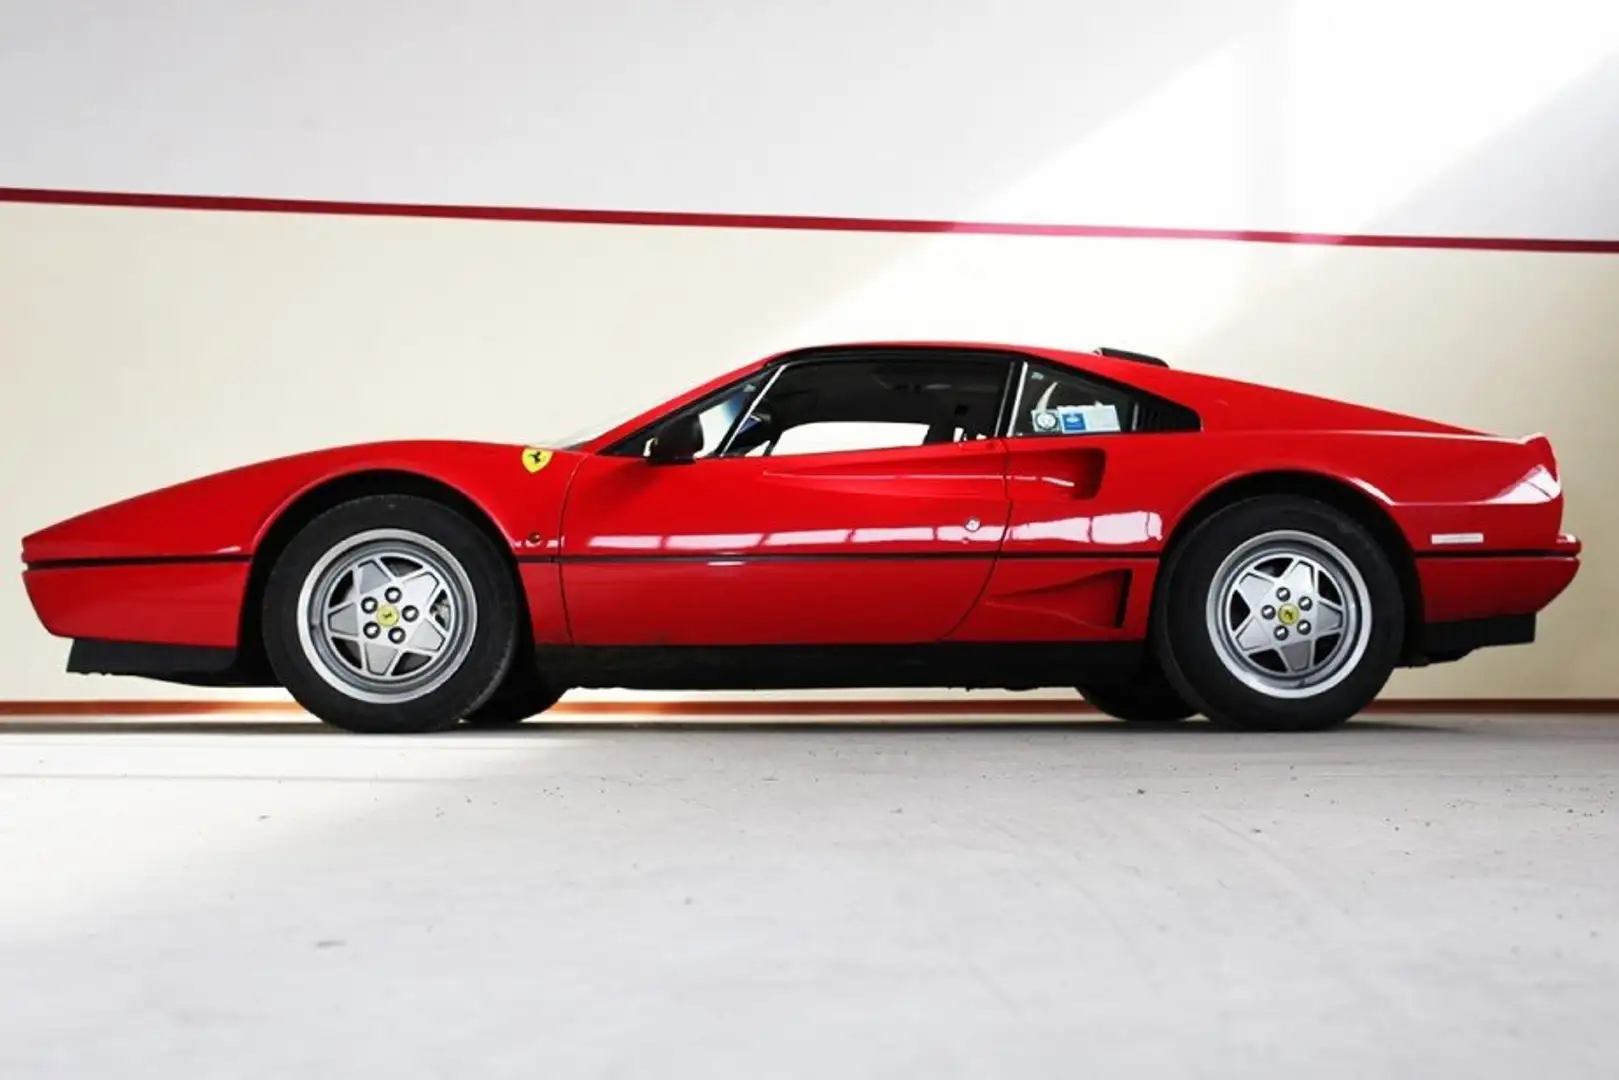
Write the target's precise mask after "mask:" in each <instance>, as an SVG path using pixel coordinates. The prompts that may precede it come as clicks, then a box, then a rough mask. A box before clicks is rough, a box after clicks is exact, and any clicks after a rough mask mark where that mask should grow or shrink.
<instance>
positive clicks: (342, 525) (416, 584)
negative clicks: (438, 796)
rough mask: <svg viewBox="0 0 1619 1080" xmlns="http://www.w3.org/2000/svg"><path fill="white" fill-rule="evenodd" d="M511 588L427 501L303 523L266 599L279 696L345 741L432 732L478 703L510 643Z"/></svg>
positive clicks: (474, 538)
mask: <svg viewBox="0 0 1619 1080" xmlns="http://www.w3.org/2000/svg"><path fill="white" fill-rule="evenodd" d="M518 613H519V604H518V598H517V592H516V586H515V584H514V582H513V581H512V576H511V573H510V572H509V570H508V569H507V567H506V565H505V563H504V561H503V560H502V558H501V554H500V552H499V550H498V549H497V548H496V547H495V545H494V543H493V542H492V541H490V540H489V538H488V537H486V536H485V535H484V533H483V532H482V530H480V529H479V528H478V527H477V526H476V525H474V524H473V523H472V522H470V521H468V520H467V519H466V518H465V517H463V516H462V515H460V514H458V513H456V512H455V511H453V510H451V509H449V508H448V507H445V506H443V505H441V504H439V503H436V502H433V501H431V500H428V499H422V498H418V497H415V496H406V495H373V496H367V497H364V498H359V499H355V500H352V501H350V502H346V503H343V504H341V505H339V506H337V507H334V508H333V509H331V510H328V511H326V512H325V513H324V514H322V515H320V516H319V517H317V518H316V519H315V520H314V521H312V522H310V523H309V524H308V525H306V526H305V527H304V528H303V530H302V531H300V532H299V533H298V534H297V535H296V536H295V537H293V539H292V541H291V543H289V544H288V545H287V548H286V550H285V551H283V552H282V553H281V556H280V557H279V558H278V559H277V560H276V563H275V566H274V568H273V569H272V570H271V572H270V578H269V581H268V582H267V583H266V587H265V595H264V616H263V617H264V638H265V642H264V643H265V650H266V652H267V653H268V654H269V658H270V664H271V666H272V668H273V669H274V670H275V673H276V676H277V677H278V678H279V679H280V681H281V683H282V685H283V686H285V687H286V688H287V690H288V691H290V692H291V693H292V696H293V697H294V698H296V699H297V700H298V702H299V704H301V705H303V706H304V708H306V709H308V710H309V711H310V712H311V713H313V714H315V715H316V716H317V717H319V718H320V719H322V720H324V721H326V722H327V723H329V724H332V725H334V726H336V727H340V728H344V729H346V730H349V731H358V732H368V733H383V732H392V733H407V732H426V731H441V730H444V729H446V728H449V727H451V726H453V725H454V724H455V723H456V722H457V721H459V720H460V719H461V718H462V717H463V716H466V715H468V714H470V713H472V712H473V711H475V710H476V709H477V708H478V707H479V706H480V705H482V704H483V703H484V702H485V701H486V700H488V699H489V698H490V697H491V696H492V695H493V694H494V692H495V690H496V688H497V687H498V686H499V685H500V684H501V681H502V680H503V679H504V678H505V676H506V673H507V671H508V669H509V668H510V666H511V664H512V658H513V655H514V653H515V651H516V646H517V640H518V618H519V615H518Z"/></svg>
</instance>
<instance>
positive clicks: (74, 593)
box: [23, 562, 248, 648]
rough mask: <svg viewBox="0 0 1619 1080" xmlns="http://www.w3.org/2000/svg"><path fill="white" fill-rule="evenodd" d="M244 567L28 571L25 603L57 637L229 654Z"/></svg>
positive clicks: (192, 565)
mask: <svg viewBox="0 0 1619 1080" xmlns="http://www.w3.org/2000/svg"><path fill="white" fill-rule="evenodd" d="M247 572H248V564H247V563H246V562H232V563H172V564H160V565H135V566H95V567H78V568H74V569H61V570H30V571H27V572H26V573H24V574H23V585H24V587H25V588H26V589H27V590H28V599H29V601H30V602H31V603H32V604H33V605H34V610H35V611H36V612H38V613H39V617H40V621H41V622H42V623H43V624H44V625H45V629H47V630H49V631H50V632H51V633H53V634H55V635H57V636H58V637H68V638H77V637H86V638H105V639H107V640H111V641H139V642H150V643H153V644H160V645H162V644H167V645H205V646H216V647H220V648H229V647H231V646H234V645H235V644H236V639H237V635H238V631H239V622H238V619H239V616H240V612H241V606H242V597H243V595H244V594H245V591H246V588H247Z"/></svg>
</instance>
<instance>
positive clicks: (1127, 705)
mask: <svg viewBox="0 0 1619 1080" xmlns="http://www.w3.org/2000/svg"><path fill="white" fill-rule="evenodd" d="M1076 689H1078V690H1079V692H1080V694H1081V695H1082V696H1083V697H1084V698H1085V700H1086V701H1088V702H1089V703H1090V704H1091V705H1093V706H1095V708H1096V709H1097V710H1098V711H1099V712H1102V713H1104V714H1106V715H1108V716H1111V717H1113V718H1114V719H1115V720H1125V721H1128V722H1130V723H1137V724H1168V723H1174V722H1176V721H1179V720H1189V719H1191V718H1192V717H1194V716H1196V715H1197V707H1196V706H1193V705H1188V704H1187V703H1186V699H1185V698H1183V697H1181V695H1180V693H1179V692H1178V691H1177V690H1176V689H1175V688H1174V687H1173V686H1171V685H1170V684H1169V680H1168V679H1166V678H1164V676H1163V673H1162V672H1160V671H1158V670H1157V669H1156V668H1148V670H1146V671H1143V672H1141V673H1140V674H1139V675H1137V676H1136V677H1135V678H1134V679H1131V680H1129V681H1121V682H1101V683H1088V684H1086V685H1084V686H1080V687H1077V688H1076Z"/></svg>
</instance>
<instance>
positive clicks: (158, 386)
mask: <svg viewBox="0 0 1619 1080" xmlns="http://www.w3.org/2000/svg"><path fill="white" fill-rule="evenodd" d="M1615 296H1619V257H1609V256H1592V255H1553V254H1506V253H1478V252H1457V251H1438V250H1434V251H1423V250H1399V249H1367V248H1333V247H1305V246H1284V245H1261V244H1246V243H1217V242H1187V241H1140V240H1089V239H1041V238H1013V237H990V236H965V235H940V236H928V237H916V236H896V235H883V234H855V233H813V232H771V231H742V230H710V229H666V228H643V227H616V226H615V227H605V226H560V225H538V224H513V223H480V222H465V221H431V220H406V219H387V218H343V217H313V216H297V215H252V214H235V213H214V212H182V211H150V210H130V209H86V208H68V207H33V206H22V205H5V204H0V373H3V378H0V431H3V432H4V433H5V440H6V443H5V448H6V451H7V452H6V453H5V454H4V456H3V457H0V490H3V492H4V494H5V498H4V500H3V501H0V537H5V536H10V537H13V538H17V537H20V536H22V535H23V534H24V533H26V532H28V531H30V530H32V529H34V528H37V527H39V526H41V525H44V524H48V523H49V522H52V521H54V520H57V519H59V518H61V517H64V516H66V515H69V514H72V513H75V512H77V511H80V510H83V509H87V508H89V507H92V506H95V505H98V504H100V503H103V502H106V501H109V500H112V499H115V498H118V497H121V496H124V495H127V494H131V493H134V492H137V491H140V490H143V489H146V488H149V487H153V486H156V485H159V484H163V483H167V482H170V481H173V480H177V479H180V478H184V477H188V476H192V475H197V474H200V473H202V472H206V471H211V470H214V469H218V468H224V467H227V466H230V465H233V464H237V463H240V462H244V461H248V460H252V459H256V458H261V457H265V456H268V455H272V454H279V453H285V452H291V451H296V450H300V449H305V448H310V447H315V446H320V445H326V444H331V443H340V442H350V441H357V440H363V439H372V438H383V437H391V436H413V435H422V436H449V437H462V436H464V437H477V438H496V439H512V440H527V439H540V438H543V437H544V436H545V435H546V434H547V433H550V432H561V431H566V430H569V429H572V428H574V427H576V426H577V425H578V423H579V422H580V421H581V420H583V419H588V417H589V416H591V415H594V414H597V413H611V412H614V411H616V410H617V409H618V408H619V407H620V406H621V405H624V404H633V403H634V402H631V401H628V400H627V399H629V398H633V399H635V400H636V401H648V402H650V401H653V400H655V399H657V398H659V397H661V396H663V395H664V394H666V393H671V392H674V391H676V390H679V389H681V388H682V387H684V386H685V385H687V384H689V383H691V382H694V381H696V380H697V379H699V378H702V377H704V376H706V375H708V374H710V373H713V372H717V371H719V370H721V369H723V368H726V367H729V366H732V365H735V364H738V363H741V362H743V361H745V360H747V359H750V358H752V357H754V356H757V355H760V354H763V353H766V352H770V351H774V350H776V349H780V348H784V347H790V346H794V345H802V344H808V343H812V342H817V341H828V340H840V339H851V338H852V339H860V338H870V337H928V338H940V337H960V338H971V339H994V340H1012V341H1019V340H1021V341H1027V342H1037V343H1045V344H1053V345H1059V346H1061V345H1075V346H1090V345H1095V344H1113V345H1119V346H1124V347H1133V348H1138V349H1143V350H1146V351H1151V352H1158V353H1161V354H1163V355H1165V356H1167V357H1169V358H1171V360H1172V362H1173V363H1175V364H1177V365H1178V366H1182V367H1186V368H1190V369H1195V370H1206V371H1218V372H1221V373H1225V374H1230V375H1234V376H1237V377H1242V378H1250V379H1257V380H1263V381H1269V382H1274V383H1278V384H1281V385H1284V386H1290V387H1295V388H1299V389H1304V390H1308V391H1313V392H1319V393H1325V394H1330V395H1336V396H1342V397H1346V398H1350V399H1353V400H1357V401H1362V402H1366V403H1368V404H1372V405H1378V406H1383V407H1388V408H1393V409H1399V410H1404V411H1411V412H1417V413H1421V414H1426V415H1431V416H1434V417H1436V418H1439V419H1444V420H1451V421H1455V422H1459V423H1463V424H1469V425H1476V426H1480V427H1484V428H1488V429H1491V430H1496V431H1501V432H1507V433H1528V432H1533V431H1545V432H1546V433H1548V434H1549V435H1550V436H1551V437H1552V439H1553V441H1554V443H1555V445H1556V447H1557V450H1558V453H1559V456H1560V460H1561V462H1562V467H1563V476H1564V482H1565V485H1566V490H1567V493H1568V501H1569V516H1568V524H1569V526H1570V527H1571V528H1572V529H1573V530H1575V531H1576V532H1578V533H1579V534H1581V535H1582V536H1583V537H1584V538H1585V540H1586V542H1587V555H1586V563H1585V568H1584V570H1583V571H1582V573H1581V576H1580V578H1579V579H1578V580H1577V582H1576V583H1575V586H1574V587H1573V589H1572V591H1571V592H1570V594H1569V595H1567V596H1565V597H1564V598H1563V599H1561V600H1559V601H1558V602H1557V603H1556V604H1555V605H1554V606H1553V607H1552V609H1551V610H1550V612H1549V613H1548V614H1547V616H1546V617H1545V619H1544V621H1543V629H1542V636H1541V641H1540V642H1538V643H1537V644H1535V645H1534V646H1531V647H1528V648H1519V649H1503V650H1496V651H1492V652H1489V653H1482V654H1479V655H1477V656H1476V657H1474V658H1471V659H1469V660H1467V661H1463V662H1462V663H1460V664H1456V665H1449V666H1445V667H1438V668H1433V669H1429V670H1425V671H1417V672H1407V673H1402V674H1400V675H1398V676H1397V678H1396V682H1395V683H1394V685H1393V687H1392V688H1391V691H1390V692H1391V694H1396V695H1401V696H1482V697H1497V696H1548V697H1550V696H1619V666H1616V665H1614V664H1612V663H1611V658H1612V657H1613V656H1615V655H1619V622H1615V621H1614V620H1613V619H1612V618H1611V617H1609V615H1608V613H1609V612H1611V611H1612V610H1614V608H1615V601H1616V600H1619V595H1616V594H1619V570H1616V569H1615V566H1616V559H1615V556H1616V555H1619V500H1616V499H1615V498H1614V497H1613V492H1612V491H1611V489H1610V488H1609V487H1608V483H1609V480H1610V474H1611V464H1612V462H1614V461H1615V460H1619V434H1616V430H1615V425H1614V423H1613V421H1612V415H1611V414H1612V410H1613V407H1614V404H1615V403H1616V402H1619V374H1616V368H1615V365H1614V364H1613V362H1612V350H1613V342H1615V341H1619V307H1616V306H1615V305H1614V303H1613V297H1615ZM65 653H66V645H65V643H64V642H61V641H57V640H54V639H51V638H49V637H47V636H46V635H45V633H44V632H43V631H42V630H41V629H40V628H39V627H38V625H37V623H36V622H35V621H34V619H33V616H32V613H31V611H30V610H29V608H28V606H27V602H26V599H25V597H24V595H23V592H22V588H21V584H20V580H19V578H18V576H17V575H15V574H12V575H6V576H5V577H3V578H0V656H4V657H5V658H6V664H5V668H4V674H3V676H0V697H3V698H29V697H72V696H90V697H110V696H116V697H133V696H147V695H151V694H180V695H183V696H197V692H196V691H192V690H185V689H181V688H172V689H171V688H164V687H160V686H157V685H156V684H152V685H148V684H144V683H141V682H138V681H133V680H107V679H87V678H82V677H69V676H66V675H64V674H62V673H61V668H62V663H63V660H64V658H65Z"/></svg>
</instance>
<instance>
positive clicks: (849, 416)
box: [721, 358, 1010, 457]
mask: <svg viewBox="0 0 1619 1080" xmlns="http://www.w3.org/2000/svg"><path fill="white" fill-rule="evenodd" d="M1009 370H1010V365H1009V364H1008V363H1006V362H1005V361H1001V360H996V359H986V360H958V359H930V358H915V359H912V358H906V359H894V360H859V359H850V360H826V361H817V362H812V363H801V364H792V365H790V366H788V367H785V368H783V369H782V370H781V372H780V374H778V375H777V376H776V377H775V379H774V380H772V381H771V382H770V383H769V385H768V386H767V387H766V388H765V390H764V393H763V394H762V395H761V396H760V397H759V399H758V400H757V401H755V402H754V403H753V407H752V408H751V409H749V410H748V412H747V414H746V415H745V416H744V417H743V419H742V421H741V423H739V424H738V425H736V428H735V430H734V432H733V433H732V434H731V436H730V441H729V443H728V444H727V445H726V446H725V447H724V448H723V449H722V450H721V453H722V454H723V455H724V456H727V457H739V456H743V455H747V456H765V455H780V454H821V453H830V452H834V451H839V450H882V449H890V448H899V447H915V446H928V445H933V444H938V443H953V442H965V441H969V440H972V439H987V438H992V437H993V436H994V435H995V425H996V422H997V420H998V418H999V416H1000V409H1001V401H1002V398H1003V397H1004V393H1005V389H1006V380H1007V376H1008V372H1009Z"/></svg>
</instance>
